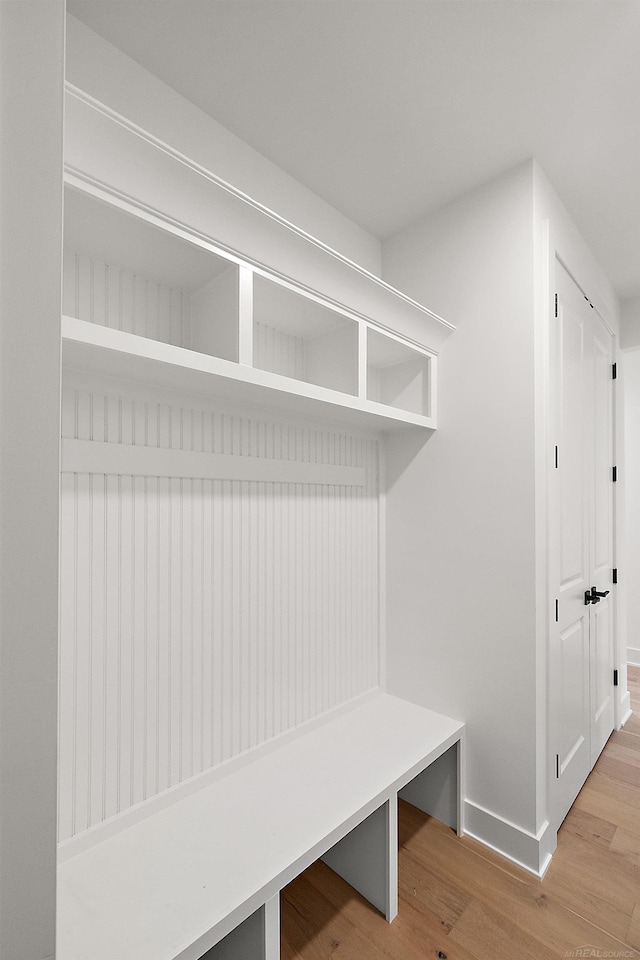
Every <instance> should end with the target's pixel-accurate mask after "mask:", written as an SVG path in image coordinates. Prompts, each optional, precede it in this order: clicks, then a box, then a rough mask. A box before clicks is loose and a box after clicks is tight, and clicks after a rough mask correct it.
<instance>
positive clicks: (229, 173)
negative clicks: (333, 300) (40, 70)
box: [66, 17, 381, 276]
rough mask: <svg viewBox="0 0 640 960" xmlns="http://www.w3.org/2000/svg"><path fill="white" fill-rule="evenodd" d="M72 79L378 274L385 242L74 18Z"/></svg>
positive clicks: (69, 76) (70, 45) (69, 62)
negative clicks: (382, 246)
mask: <svg viewBox="0 0 640 960" xmlns="http://www.w3.org/2000/svg"><path fill="white" fill-rule="evenodd" d="M66 56H67V65H66V76H67V80H68V81H69V82H70V83H72V84H74V85H75V86H77V87H80V88H81V89H82V90H84V91H86V92H87V93H89V94H90V95H91V96H93V97H95V98H96V99H97V100H99V101H101V102H102V103H104V104H106V105H107V106H108V107H111V108H112V109H113V110H115V111H117V112H118V113H120V114H122V115H123V116H125V117H127V118H128V119H130V120H132V121H134V122H135V123H137V124H138V125H139V126H141V127H142V128H143V129H145V130H148V131H149V132H150V133H152V134H153V135H154V136H156V137H158V138H159V139H160V140H162V141H164V142H165V143H168V144H170V145H172V146H173V147H175V148H177V149H178V150H180V151H181V152H182V153H183V154H186V156H188V157H190V158H191V159H192V160H195V161H197V162H198V163H200V164H202V166H204V167H205V168H207V169H208V170H211V171H212V172H213V173H215V174H216V175H217V176H219V177H222V178H223V179H224V180H226V181H227V182H229V183H231V184H233V185H234V186H235V187H236V188H238V189H240V190H242V191H243V192H245V193H246V194H248V195H249V196H250V197H252V198H253V199H254V200H257V201H258V202H259V203H262V204H264V205H265V206H267V207H269V208H270V209H272V210H274V211H276V212H277V213H278V214H279V215H280V216H281V217H284V218H285V219H286V220H289V221H290V222H291V223H293V224H295V225H296V226H297V227H299V228H301V229H303V230H305V231H307V232H308V233H310V234H311V235H312V236H314V237H316V238H317V239H318V240H320V241H322V242H323V243H325V244H327V245H328V246H329V247H332V248H333V249H335V250H338V251H339V252H340V253H341V254H343V255H344V256H346V257H348V258H349V259H351V260H353V261H354V262H355V263H358V264H359V265H360V266H362V267H364V268H365V269H367V270H369V271H370V272H371V273H373V274H375V275H376V276H379V274H380V257H381V248H380V242H379V241H378V240H377V239H376V238H375V237H373V236H372V235H371V234H369V233H367V232H366V231H365V230H363V229H361V228H360V227H358V226H357V225H356V224H355V223H353V222H352V221H351V220H349V219H347V217H345V216H344V215H343V214H341V213H340V212H339V211H337V210H335V209H334V208H333V207H331V206H330V205H329V204H328V203H326V202H325V201H324V200H321V199H320V197H318V196H316V195H315V194H314V193H312V192H311V191H310V190H308V189H307V188H306V187H304V186H302V184H300V183H298V181H297V180H294V179H293V177H290V176H289V175H288V174H287V173H285V172H284V171H283V170H281V169H280V168H279V167H277V166H276V165H275V164H273V163H271V162H270V161H269V160H267V159H266V157H264V156H262V154H260V153H258V152H257V151H256V150H254V149H253V148H252V147H250V146H249V145H248V144H246V143H245V142H244V141H242V140H240V139H239V138H238V137H236V136H235V135H234V134H233V133H231V132H230V131H229V130H227V129H226V128H225V127H223V126H221V124H219V123H217V122H216V121H215V120H213V119H212V118H211V117H210V116H208V115H207V114H206V113H204V112H203V111H202V110H200V109H198V108H197V107H195V106H194V105H193V104H192V103H190V102H189V101H188V100H185V99H184V97H181V96H180V95H179V94H178V93H176V92H175V90H173V89H171V88H170V87H168V86H167V85H166V84H164V83H162V82H161V81H160V80H158V79H157V78H156V77H154V76H152V74H150V73H149V72H148V71H146V70H144V69H143V68H142V67H140V66H139V64H137V63H135V61H133V60H131V59H130V58H129V57H127V56H126V55H125V54H124V53H122V52H121V51H120V50H118V49H117V48H116V47H114V46H113V45H112V44H110V43H108V42H107V41H106V40H104V39H103V38H102V37H99V36H98V35H97V34H96V33H94V32H93V31H92V30H90V29H89V28H88V27H86V26H85V25H84V24H83V23H81V22H80V21H78V20H76V19H75V18H74V17H68V22H67V54H66Z"/></svg>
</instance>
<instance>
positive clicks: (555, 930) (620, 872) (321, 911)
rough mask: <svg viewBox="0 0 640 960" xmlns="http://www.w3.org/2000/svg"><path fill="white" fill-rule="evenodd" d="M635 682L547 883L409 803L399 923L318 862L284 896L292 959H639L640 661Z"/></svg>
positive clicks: (286, 953)
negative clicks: (625, 716) (623, 718)
mask: <svg viewBox="0 0 640 960" xmlns="http://www.w3.org/2000/svg"><path fill="white" fill-rule="evenodd" d="M629 689H630V692H631V705H632V709H633V710H634V715H633V717H631V719H630V720H629V721H628V722H627V724H626V726H625V728H624V729H623V730H621V731H619V732H617V733H614V734H613V736H612V737H611V739H610V740H609V743H608V744H607V746H606V747H605V750H604V752H603V753H602V755H601V757H600V759H599V760H598V763H597V764H596V767H595V768H594V770H593V772H592V774H591V776H590V777H589V779H588V780H587V782H586V784H585V785H584V787H583V788H582V791H581V792H580V795H579V796H578V798H577V800H576V802H575V804H574V806H573V807H572V809H571V811H570V812H569V815H568V816H567V819H566V820H565V822H564V824H563V826H562V828H561V830H560V833H559V835H558V848H557V850H556V852H555V854H554V857H553V861H552V863H551V866H550V867H549V869H548V871H547V874H546V876H545V878H544V879H543V880H537V879H536V878H535V877H533V876H531V875H530V874H528V873H526V872H525V871H523V870H520V869H519V868H517V867H515V866H512V865H511V864H510V863H509V862H508V861H505V860H504V859H503V858H501V857H498V856H496V855H494V854H493V853H492V852H491V851H490V850H487V849H485V848H484V847H482V846H481V845H480V844H478V843H476V842H474V841H472V840H470V839H468V838H465V837H463V838H459V837H457V836H456V835H455V834H454V833H453V831H451V830H449V829H448V828H447V827H444V826H443V825H442V824H439V823H438V822H437V821H435V820H433V819H431V818H429V817H427V816H426V815H425V814H423V813H421V812H420V811H418V810H416V809H415V808H414V807H411V806H409V805H407V804H404V803H402V804H401V810H400V860H399V873H400V911H399V915H398V917H397V918H396V920H394V922H393V923H392V924H387V923H386V921H385V920H384V919H383V918H382V917H381V916H380V915H379V914H378V913H376V911H375V910H374V909H373V908H372V907H371V906H369V904H368V903H367V902H366V901H365V900H363V899H362V898H361V897H360V896H358V894H356V893H355V892H354V891H353V890H352V889H351V887H349V886H348V885H347V884H346V883H345V882H344V881H343V880H341V879H340V878H339V877H338V876H336V874H334V873H333V872H332V871H331V870H330V869H329V868H328V867H326V866H325V865H324V864H322V863H316V864H314V865H313V866H312V867H311V868H310V869H309V870H307V871H306V872H305V873H303V874H302V875H301V876H300V877H298V878H297V879H296V880H295V881H294V882H293V883H292V884H290V885H289V886H288V887H287V888H286V889H285V890H284V891H283V893H282V960H325V958H331V960H389V958H393V960H428V958H440V960H442V958H445V957H446V958H448V960H559V958H565V957H620V958H621V957H627V958H636V960H640V668H630V669H629ZM580 948H583V949H582V950H580ZM584 948H589V949H584Z"/></svg>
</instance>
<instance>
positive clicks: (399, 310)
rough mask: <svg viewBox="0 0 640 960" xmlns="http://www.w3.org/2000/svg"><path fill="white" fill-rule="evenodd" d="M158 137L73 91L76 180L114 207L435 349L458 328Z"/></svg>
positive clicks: (70, 130)
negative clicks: (181, 231)
mask: <svg viewBox="0 0 640 960" xmlns="http://www.w3.org/2000/svg"><path fill="white" fill-rule="evenodd" d="M158 133H159V131H158V130H157V129H156V130H155V132H153V133H152V132H149V131H147V130H145V129H144V128H142V127H140V126H139V125H138V124H136V123H135V122H134V120H132V119H131V118H130V117H128V116H123V115H122V114H119V113H117V112H116V111H114V110H113V109H112V108H111V107H108V106H106V105H105V104H102V103H100V102H98V101H97V100H95V99H94V98H93V97H90V96H88V95H87V94H85V93H83V91H81V90H79V89H77V88H75V87H72V86H71V85H67V98H66V103H65V169H66V177H67V181H68V182H69V183H72V184H74V185H75V186H78V187H80V188H82V189H84V190H93V191H94V192H96V191H99V190H100V189H102V190H104V191H106V192H107V193H108V194H109V197H108V199H110V200H111V202H112V204H114V205H117V204H118V203H119V202H120V201H122V202H123V204H124V205H126V204H127V203H131V202H133V203H135V204H136V205H137V206H138V207H139V208H140V209H141V210H144V212H145V215H146V216H147V217H148V218H149V219H152V218H155V219H156V221H157V222H158V223H160V224H161V225H162V226H164V225H165V224H166V223H169V224H171V225H173V226H174V227H175V226H183V227H184V228H185V230H186V231H188V232H189V233H190V235H191V236H193V237H199V238H204V240H205V241H208V240H211V241H212V242H213V243H215V244H217V245H218V247H220V248H224V250H225V251H226V252H227V253H228V254H230V255H232V256H233V255H235V256H237V257H238V258H240V259H241V260H242V261H243V262H245V263H247V264H250V265H251V266H254V267H259V268H263V269H265V270H266V271H267V272H268V273H270V274H272V275H274V274H275V275H279V276H281V277H295V280H296V283H297V284H298V285H299V286H300V287H304V288H305V289H306V290H310V291H321V292H322V295H323V296H324V297H325V299H327V300H329V299H331V300H332V301H333V302H334V303H336V304H339V305H344V306H346V307H347V308H348V309H349V310H350V311H352V312H353V313H355V314H357V315H359V316H361V317H364V318H369V319H371V320H372V321H373V322H374V324H375V325H376V326H377V327H379V328H381V329H386V330H387V331H390V332H393V333H396V334H398V335H400V336H402V337H404V338H407V339H408V340H410V341H411V342H413V343H416V344H418V345H419V346H422V347H425V348H426V349H428V350H430V351H432V352H437V351H438V350H440V348H441V346H442V344H443V343H444V341H445V340H446V339H447V337H448V336H449V335H450V334H451V333H452V332H453V331H454V329H455V328H454V327H453V325H452V324H451V323H449V322H447V321H446V320H444V319H443V318H442V317H439V316H438V315H437V314H435V313H434V312H433V311H432V310H429V309H428V308H427V307H425V306H424V305H423V304H421V303H418V302H417V301H416V300H414V299H412V298H411V297H410V296H407V294H406V293H404V292H402V291H400V290H397V289H395V288H394V287H392V286H390V284H388V283H386V282H385V281H384V280H383V279H381V278H380V277H379V276H376V275H374V274H372V273H371V272H369V271H368V270H366V269H364V268H363V267H361V266H359V265H358V264H357V263H355V262H353V261H352V260H350V259H348V258H347V257H345V256H343V255H342V254H341V253H340V252H339V250H336V249H333V248H332V247H330V246H328V245H327V244H326V243H324V242H322V240H320V239H318V238H317V237H314V236H313V235H311V234H309V233H307V232H306V231H305V230H303V229H301V228H300V227H299V226H297V225H296V224H295V223H293V222H291V221H290V220H287V219H285V218H284V217H283V216H282V215H281V213H280V212H279V211H278V210H273V209H269V208H268V207H266V206H264V204H262V203H260V202H259V201H258V200H256V199H254V198H252V197H251V196H249V195H248V194H246V193H245V192H243V191H242V190H241V189H240V188H239V187H238V186H236V185H234V184H233V183H229V182H228V181H225V180H223V179H222V178H221V177H220V176H218V175H217V174H216V172H215V170H212V169H211V168H210V167H207V166H203V165H202V161H203V160H204V159H205V156H204V155H201V156H196V157H192V156H189V155H186V154H184V153H182V152H181V151H180V150H179V149H178V148H177V147H176V146H174V145H173V143H172V142H168V141H166V140H162V139H160V138H159V136H158ZM207 156H208V154H207Z"/></svg>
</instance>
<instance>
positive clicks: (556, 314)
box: [555, 293, 558, 317]
mask: <svg viewBox="0 0 640 960" xmlns="http://www.w3.org/2000/svg"><path fill="white" fill-rule="evenodd" d="M555 309H556V317H557V316H558V294H557V293H556V308H555Z"/></svg>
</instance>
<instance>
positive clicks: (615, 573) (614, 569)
mask: <svg viewBox="0 0 640 960" xmlns="http://www.w3.org/2000/svg"><path fill="white" fill-rule="evenodd" d="M611 582H612V583H617V582H618V568H617V567H614V568H613V577H612V580H611Z"/></svg>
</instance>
